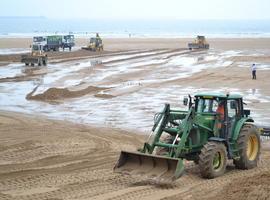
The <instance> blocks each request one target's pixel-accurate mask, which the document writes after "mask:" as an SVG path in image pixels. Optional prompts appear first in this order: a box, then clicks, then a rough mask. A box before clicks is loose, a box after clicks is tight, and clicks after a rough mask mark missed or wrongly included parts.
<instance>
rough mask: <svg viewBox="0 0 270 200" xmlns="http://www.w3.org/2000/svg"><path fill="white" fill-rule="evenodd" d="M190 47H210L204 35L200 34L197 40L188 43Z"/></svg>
mask: <svg viewBox="0 0 270 200" xmlns="http://www.w3.org/2000/svg"><path fill="white" fill-rule="evenodd" d="M188 48H189V49H190V50H192V49H209V44H208V43H207V42H206V39H205V37H204V36H201V35H198V36H197V38H196V39H195V42H192V43H188Z"/></svg>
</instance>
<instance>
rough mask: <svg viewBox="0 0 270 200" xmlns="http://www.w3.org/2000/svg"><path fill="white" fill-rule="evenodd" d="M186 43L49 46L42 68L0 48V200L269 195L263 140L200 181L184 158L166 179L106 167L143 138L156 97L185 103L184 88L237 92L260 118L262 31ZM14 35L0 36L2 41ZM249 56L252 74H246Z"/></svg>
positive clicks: (267, 106)
mask: <svg viewBox="0 0 270 200" xmlns="http://www.w3.org/2000/svg"><path fill="white" fill-rule="evenodd" d="M3 40H5V42H7V43H4V42H3ZM119 41H121V43H120V42H119ZM187 41H190V39H133V38H131V39H120V40H117V39H105V40H104V42H105V49H106V51H105V52H102V53H99V52H89V51H83V50H75V51H72V52H56V53H53V52H50V53H49V64H48V66H47V67H25V66H24V65H23V64H22V63H19V58H20V55H21V54H20V53H19V54H12V55H0V61H1V62H0V63H1V64H0V65H1V66H0V105H1V109H2V110H6V111H1V114H0V125H1V126H0V141H1V144H0V154H1V155H0V157H1V160H0V199H27V200H28V199H51V200H53V199H54V200H55V199H58V200H59V199H91V200H92V199H163V200H165V199H166V200H168V199H214V198H215V199H216V198H217V197H216V196H217V195H219V197H218V199H222V200H223V199H228V198H229V199H237V197H239V198H240V199H252V198H253V197H254V198H255V199H265V198H264V197H268V196H269V191H270V189H269V185H270V184H269V179H264V178H261V179H262V180H261V181H259V182H258V181H257V178H256V177H269V162H270V152H269V149H270V143H269V140H266V142H265V143H264V145H263V146H264V150H263V151H262V157H261V161H260V164H259V167H258V168H256V169H253V170H249V171H241V170H236V169H234V166H233V165H232V164H231V163H229V166H228V168H227V173H226V174H225V175H224V176H222V177H219V178H216V179H213V180H204V179H202V178H201V177H200V175H199V172H198V167H197V166H196V165H195V164H193V163H189V164H187V167H186V168H187V169H186V173H185V175H184V176H183V177H182V178H181V179H179V180H178V181H176V183H174V184H172V185H158V184H153V183H151V182H148V181H145V180H141V179H139V178H131V177H125V176H120V175H117V174H114V173H112V168H113V166H114V163H115V162H116V160H117V157H118V155H119V152H120V151H121V149H125V150H136V149H137V148H138V147H141V146H142V145H143V141H144V139H145V137H146V135H145V133H146V134H148V133H149V131H150V129H151V126H152V124H153V116H154V114H155V113H156V112H159V111H160V110H161V109H162V108H163V105H164V103H167V102H168V103H171V104H172V106H173V107H177V108H179V109H185V107H184V106H183V105H182V103H181V102H182V98H183V96H184V95H187V94H195V93H196V92H201V91H211V92H212V91H219V92H227V91H230V92H231V93H234V92H235V93H240V94H242V95H244V101H245V102H246V103H247V104H248V108H250V109H251V114H252V116H253V117H254V119H255V120H256V123H259V124H269V122H270V117H269V116H270V82H269V79H268V77H269V76H270V68H269V66H270V56H269V51H270V49H269V41H270V39H217V40H215V39H211V40H210V45H211V49H210V50H209V51H189V50H187V49H186V48H185V47H186V43H187ZM27 42H29V40H27V39H18V43H17V46H20V48H27V46H26V47H25V46H24V45H26V43H27ZM14 43H16V39H10V40H9V39H0V45H2V46H1V47H5V48H11V47H13V45H14ZM16 48H19V47H16ZM254 62H255V63H256V64H257V65H258V72H257V76H258V79H257V80H252V79H251V77H250V75H251V74H250V66H251V64H252V63H254ZM14 111H16V112H14ZM17 112H20V113H17ZM23 113H24V114H23ZM25 113H28V115H26V114H25ZM48 118H49V119H48ZM62 120H63V121H62ZM236 180H237V181H238V182H237V186H236V187H235V190H234V191H236V190H237V192H235V193H232V192H230V191H229V189H228V188H229V187H230V185H232V184H234V181H236ZM254 184H255V185H256V187H255V186H254ZM242 186H243V187H242ZM250 186H254V187H253V189H252V190H250V191H251V193H250V192H247V190H246V188H249V187H250ZM236 195H237V196H236ZM266 199H267V198H266Z"/></svg>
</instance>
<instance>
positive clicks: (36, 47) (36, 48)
mask: <svg viewBox="0 0 270 200" xmlns="http://www.w3.org/2000/svg"><path fill="white" fill-rule="evenodd" d="M32 49H33V51H39V50H40V49H39V46H38V45H33V46H32Z"/></svg>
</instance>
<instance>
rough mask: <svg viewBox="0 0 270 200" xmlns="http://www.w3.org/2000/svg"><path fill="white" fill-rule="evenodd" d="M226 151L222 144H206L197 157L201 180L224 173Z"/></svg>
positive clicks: (211, 142)
mask: <svg viewBox="0 0 270 200" xmlns="http://www.w3.org/2000/svg"><path fill="white" fill-rule="evenodd" d="M226 164H227V150H226V147H225V145H224V144H223V143H221V142H214V141H209V142H207V143H206V144H205V145H204V146H203V148H202V150H201V153H200V155H199V168H200V172H201V175H202V177H203V178H215V177H218V176H221V175H223V174H224V173H225V170H226Z"/></svg>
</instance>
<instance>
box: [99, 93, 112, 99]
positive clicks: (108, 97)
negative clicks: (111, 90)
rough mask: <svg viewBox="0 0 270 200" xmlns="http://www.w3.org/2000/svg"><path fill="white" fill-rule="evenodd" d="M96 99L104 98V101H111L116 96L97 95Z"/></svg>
mask: <svg viewBox="0 0 270 200" xmlns="http://www.w3.org/2000/svg"><path fill="white" fill-rule="evenodd" d="M95 97H97V98H102V99H111V98H114V97H115V96H113V95H111V94H95Z"/></svg>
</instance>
